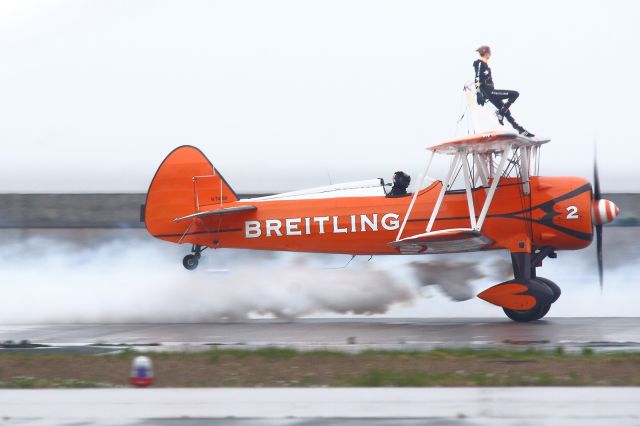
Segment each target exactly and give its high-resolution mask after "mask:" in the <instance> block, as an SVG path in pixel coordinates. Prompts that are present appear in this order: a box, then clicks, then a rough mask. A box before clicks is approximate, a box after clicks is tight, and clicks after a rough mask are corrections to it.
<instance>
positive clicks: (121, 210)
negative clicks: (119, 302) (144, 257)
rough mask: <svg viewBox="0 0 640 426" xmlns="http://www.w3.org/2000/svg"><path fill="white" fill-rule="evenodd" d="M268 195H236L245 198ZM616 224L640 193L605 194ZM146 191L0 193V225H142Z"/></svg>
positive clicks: (639, 212) (637, 210) (629, 218)
mask: <svg viewBox="0 0 640 426" xmlns="http://www.w3.org/2000/svg"><path fill="white" fill-rule="evenodd" d="M260 195H267V194H239V196H240V198H248V197H254V196H260ZM604 196H605V198H607V199H610V200H611V201H613V202H615V203H616V204H618V206H620V210H621V216H620V218H619V219H618V220H617V221H616V223H615V224H616V225H618V226H624V225H627V226H629V225H632V226H633V225H636V226H637V225H640V219H639V218H640V194H604ZM144 201H145V194H0V228H142V227H144V224H143V223H142V222H141V221H140V206H141V205H142V204H144Z"/></svg>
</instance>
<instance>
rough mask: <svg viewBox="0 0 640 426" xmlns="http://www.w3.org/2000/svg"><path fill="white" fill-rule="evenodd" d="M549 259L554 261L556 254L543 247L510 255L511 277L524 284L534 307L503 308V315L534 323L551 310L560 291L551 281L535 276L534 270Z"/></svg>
mask: <svg viewBox="0 0 640 426" xmlns="http://www.w3.org/2000/svg"><path fill="white" fill-rule="evenodd" d="M546 257H550V258H552V259H555V258H556V257H557V254H556V253H555V251H554V250H553V249H552V248H550V247H544V248H542V249H540V250H537V251H536V252H534V253H532V254H531V253H511V263H512V265H513V275H514V277H515V281H518V282H521V283H524V284H525V285H526V286H527V288H528V290H527V292H526V294H527V295H529V296H532V297H534V298H535V302H536V303H535V306H533V307H532V308H530V309H526V310H517V309H509V308H506V307H503V308H502V309H503V310H504V313H505V314H506V315H507V316H508V317H509V318H510V319H512V320H514V321H517V322H528V321H536V320H539V319H541V318H543V317H544V316H545V315H547V313H548V312H549V309H551V304H552V303H554V302H555V301H556V300H558V298H559V297H560V294H561V293H562V291H561V290H560V287H559V286H558V285H557V284H556V283H554V282H553V281H551V280H549V279H547V278H543V277H538V276H536V268H537V267H539V266H542V261H543V260H544V259H545V258H546Z"/></svg>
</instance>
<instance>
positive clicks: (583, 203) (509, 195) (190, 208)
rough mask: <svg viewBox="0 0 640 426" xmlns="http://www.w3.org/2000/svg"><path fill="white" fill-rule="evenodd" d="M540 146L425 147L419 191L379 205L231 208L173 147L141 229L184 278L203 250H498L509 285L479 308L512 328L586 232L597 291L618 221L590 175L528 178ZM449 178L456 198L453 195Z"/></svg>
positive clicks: (494, 141) (263, 201)
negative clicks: (436, 174)
mask: <svg viewBox="0 0 640 426" xmlns="http://www.w3.org/2000/svg"><path fill="white" fill-rule="evenodd" d="M546 142H548V140H535V139H530V138H526V137H522V136H519V135H517V134H515V133H508V132H484V133H478V134H473V135H470V136H467V137H463V138H460V139H456V140H453V141H450V142H446V143H443V144H440V145H436V146H433V147H431V148H429V150H430V151H431V157H430V159H429V162H428V166H427V168H426V170H425V172H424V174H423V175H422V177H421V178H420V180H419V182H418V184H417V186H416V188H418V189H417V190H416V191H415V192H414V193H413V194H407V195H406V196H390V195H391V194H389V193H388V191H387V188H388V185H385V183H384V181H383V180H382V179H374V180H367V181H359V182H354V183H348V184H339V185H331V186H326V187H321V188H315V189H310V190H303V191H294V192H287V193H282V194H278V195H271V196H266V197H257V198H249V199H242V200H240V199H238V197H237V196H236V194H235V192H234V191H233V189H231V187H230V186H229V184H228V183H227V181H226V180H225V179H224V178H223V177H222V175H220V173H219V172H218V170H217V169H216V168H215V167H214V166H213V165H212V164H211V162H209V160H208V159H207V157H205V155H204V154H203V153H202V152H201V151H200V150H198V149H197V148H195V147H192V146H181V147H179V148H176V149H175V150H174V151H173V152H171V153H170V154H169V155H168V156H167V158H166V159H165V160H164V161H163V162H162V164H161V165H160V167H159V168H158V170H157V172H156V174H155V176H154V178H153V181H152V182H151V185H150V187H149V191H148V194H147V200H146V204H145V211H144V219H145V224H146V227H147V230H148V231H149V233H150V234H151V235H153V236H154V237H156V238H160V239H162V240H166V241H170V242H173V243H178V244H184V243H188V244H191V245H192V254H189V255H187V256H186V257H185V258H184V260H183V264H184V266H185V267H186V268H187V269H195V268H196V267H197V265H198V259H200V255H201V252H202V251H203V250H204V249H205V248H208V247H210V248H243V249H255V250H281V251H296V252H313V253H341V254H350V255H394V254H395V255H399V254H401V255H409V254H411V255H420V254H432V253H433V254H435V253H459V252H469V251H479V250H495V249H503V250H508V251H509V252H510V253H511V259H512V263H513V273H514V279H512V280H509V281H506V282H503V283H500V284H497V285H494V286H493V287H491V288H489V289H487V290H485V291H483V292H481V293H480V294H479V295H478V296H479V297H480V298H482V299H484V300H486V301H488V302H490V303H493V304H495V305H498V306H500V307H502V308H503V309H504V312H505V313H506V314H507V316H508V317H509V318H511V319H513V320H515V321H531V320H537V319H540V318H542V317H543V316H544V315H546V313H547V312H548V311H549V308H550V306H551V304H552V303H553V302H555V301H556V300H557V299H558V297H559V296H560V288H559V287H558V286H557V285H556V284H554V283H553V282H552V281H550V280H548V279H545V278H542V277H538V276H537V275H536V268H537V267H539V266H540V265H541V263H542V260H543V259H545V258H546V257H551V258H555V257H556V251H557V250H578V249H582V248H585V247H587V246H588V245H589V244H591V241H592V238H593V229H594V226H595V229H596V234H597V241H598V260H599V262H598V263H599V268H600V280H601V285H602V255H601V248H600V246H601V240H602V236H601V234H602V225H603V224H604V223H607V222H610V221H612V220H613V219H614V218H615V217H616V216H617V214H618V207H617V206H616V205H615V204H614V203H612V202H611V201H608V200H604V199H601V197H600V190H599V184H598V180H597V179H598V178H597V170H596V176H595V179H596V180H595V188H594V190H592V187H591V184H590V183H589V182H588V181H587V180H586V179H583V178H580V177H547V176H538V175H537V171H536V169H537V167H536V165H537V164H538V159H539V151H540V148H541V145H543V144H544V143H546ZM440 154H441V155H448V156H450V158H451V163H450V167H449V171H448V173H447V175H446V177H445V179H444V180H436V179H432V178H430V177H429V174H428V173H429V168H430V165H431V162H432V160H433V158H434V156H435V155H440ZM458 178H460V179H461V180H462V181H463V183H464V188H461V189H454V187H453V184H454V182H456V180H457V179H458ZM427 180H429V181H430V184H429V185H427V186H424V187H423V185H425V182H426V181H427Z"/></svg>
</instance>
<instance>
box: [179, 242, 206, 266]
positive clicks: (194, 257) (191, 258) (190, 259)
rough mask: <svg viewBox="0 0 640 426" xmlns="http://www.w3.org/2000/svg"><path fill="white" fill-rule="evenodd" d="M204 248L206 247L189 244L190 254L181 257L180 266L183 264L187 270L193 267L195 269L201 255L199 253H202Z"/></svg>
mask: <svg viewBox="0 0 640 426" xmlns="http://www.w3.org/2000/svg"><path fill="white" fill-rule="evenodd" d="M205 249H206V247H204V248H203V247H202V246H199V245H197V244H194V245H193V246H191V253H192V254H188V255H186V256H185V257H184V258H183V259H182V266H184V267H185V268H186V269H188V270H189V271H193V270H194V269H196V268H197V267H198V262H199V260H200V257H201V254H200V253H202V252H203V251H204V250H205Z"/></svg>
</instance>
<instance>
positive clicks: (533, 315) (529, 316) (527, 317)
mask: <svg viewBox="0 0 640 426" xmlns="http://www.w3.org/2000/svg"><path fill="white" fill-rule="evenodd" d="M534 280H535V281H537V282H539V283H542V284H544V285H545V286H547V287H548V288H549V289H550V290H551V292H552V293H553V298H552V299H551V302H548V303H547V304H544V305H542V304H538V305H536V306H535V307H533V308H531V309H529V310H527V311H514V310H512V309H507V308H502V309H503V310H504V313H505V314H506V315H507V316H508V317H509V318H510V319H512V320H513V321H516V322H529V321H537V320H539V319H541V318H543V317H544V316H545V315H547V313H549V309H551V304H552V303H553V302H555V301H556V300H558V298H559V297H560V294H562V291H561V290H560V287H559V286H558V285H557V284H556V283H554V282H553V281H551V280H548V279H546V278H542V277H537V278H534Z"/></svg>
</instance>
